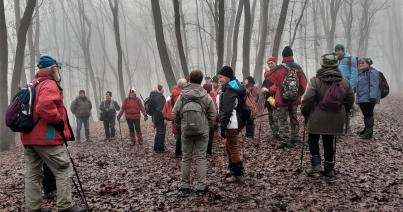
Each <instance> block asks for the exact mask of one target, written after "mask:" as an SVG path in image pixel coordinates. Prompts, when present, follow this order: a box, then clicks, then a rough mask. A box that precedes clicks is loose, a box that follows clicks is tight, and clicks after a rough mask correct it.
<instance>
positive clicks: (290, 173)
mask: <svg viewBox="0 0 403 212" xmlns="http://www.w3.org/2000/svg"><path fill="white" fill-rule="evenodd" d="M402 102H403V100H402V99H400V98H393V97H388V98H387V99H386V100H385V101H383V102H382V104H380V105H377V106H376V115H375V120H376V121H375V133H374V138H373V139H372V140H362V139H359V138H358V137H357V136H356V135H355V134H354V132H356V131H358V130H359V129H361V128H362V125H363V123H362V122H363V121H362V116H361V114H360V113H359V112H358V113H356V115H355V116H354V117H353V118H352V120H351V126H352V127H351V128H352V129H351V131H352V133H350V134H349V135H348V136H343V137H340V138H338V140H337V163H336V173H337V175H336V177H335V178H333V179H329V178H326V177H317V178H311V177H308V176H306V175H305V174H304V173H300V174H298V172H297V170H298V167H299V159H300V148H301V146H300V145H298V146H296V147H295V148H292V149H285V150H281V149H275V148H273V147H272V146H271V145H270V144H271V142H272V139H271V134H270V130H269V128H268V126H267V121H266V120H267V116H265V117H262V118H260V119H258V120H257V124H256V133H257V137H258V138H257V139H256V140H255V141H253V142H249V143H244V148H243V150H242V152H243V158H244V163H245V168H246V176H245V182H244V184H242V185H239V184H226V183H225V182H224V176H225V173H226V171H227V159H226V154H225V151H224V147H223V145H222V144H221V143H220V142H215V143H214V150H213V151H214V154H213V156H212V157H211V158H209V159H208V167H209V168H208V183H209V191H208V192H207V193H206V194H205V195H198V194H195V193H192V194H190V195H189V196H187V197H185V196H183V195H181V194H180V192H178V187H179V180H180V160H178V159H175V158H174V143H175V142H174V138H173V137H172V135H171V133H170V131H169V130H170V129H169V128H168V130H167V135H168V136H167V141H166V147H167V151H166V152H165V153H162V154H157V153H154V152H153V148H152V145H153V135H154V134H153V131H152V128H151V125H150V124H146V125H144V126H143V131H144V137H145V143H144V144H143V146H141V147H134V148H133V147H131V146H130V144H129V141H128V138H127V136H125V135H126V134H127V133H124V141H123V142H121V140H120V139H118V140H115V141H113V142H103V141H101V140H102V139H103V131H102V129H101V124H95V125H93V126H92V135H93V140H94V142H92V143H89V144H87V143H76V142H71V145H70V147H69V148H70V151H71V153H72V156H73V158H74V160H75V161H76V164H77V166H78V170H79V174H80V177H81V179H82V182H83V186H84V189H85V191H86V195H87V198H88V200H89V203H90V205H91V206H92V207H93V209H94V211H403V139H402V137H403V131H402V130H403V104H402ZM301 123H302V119H301ZM260 126H261V130H259V129H260ZM116 127H117V129H118V125H116ZM302 129H303V127H301V134H302ZM122 131H123V132H127V127H126V124H122ZM259 131H260V139H259ZM118 132H119V131H118ZM305 148H306V150H305V155H304V164H303V165H304V169H307V168H308V167H309V152H308V150H307V145H305ZM0 167H1V168H0V200H1V201H0V211H22V210H23V204H24V157H23V148H22V146H21V145H18V146H17V148H16V149H14V150H12V151H8V152H4V153H1V154H0ZM74 195H75V197H74V199H75V201H76V203H80V200H79V198H78V196H77V193H76V192H75V193H74ZM44 204H45V205H46V206H50V207H53V208H54V210H56V209H55V202H54V201H49V200H47V201H45V202H44Z"/></svg>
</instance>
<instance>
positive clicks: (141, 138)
mask: <svg viewBox="0 0 403 212" xmlns="http://www.w3.org/2000/svg"><path fill="white" fill-rule="evenodd" d="M136 135H137V141H138V142H139V144H140V145H141V144H143V134H142V133H141V132H138V133H136Z"/></svg>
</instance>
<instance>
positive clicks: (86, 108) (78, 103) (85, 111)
mask: <svg viewBox="0 0 403 212" xmlns="http://www.w3.org/2000/svg"><path fill="white" fill-rule="evenodd" d="M70 110H71V112H72V113H73V114H74V116H76V119H77V130H76V141H80V134H81V127H82V126H83V124H84V129H85V141H87V142H90V124H89V118H90V116H91V110H92V103H91V100H90V99H89V98H88V97H87V96H85V91H84V90H80V91H79V96H78V97H77V98H76V99H75V100H74V101H73V102H72V103H71V106H70Z"/></svg>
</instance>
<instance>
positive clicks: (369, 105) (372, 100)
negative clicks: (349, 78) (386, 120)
mask: <svg viewBox="0 0 403 212" xmlns="http://www.w3.org/2000/svg"><path fill="white" fill-rule="evenodd" d="M372 64H373V62H372V60H371V59H370V58H361V59H360V60H359V61H358V67H359V69H360V73H359V75H358V84H357V89H356V95H357V97H356V98H357V104H358V105H359V106H360V109H361V112H362V115H364V125H365V127H364V129H363V130H362V131H360V132H358V134H359V136H360V137H361V138H363V139H371V138H372V136H373V133H374V108H375V105H376V104H378V103H379V102H380V100H381V98H382V97H385V95H382V93H383V92H382V91H383V90H384V89H381V88H383V87H382V86H381V85H382V84H384V83H382V82H386V79H385V77H384V76H383V74H382V73H381V72H379V71H378V70H376V69H375V68H374V67H372ZM386 85H387V83H386ZM387 90H388V91H389V86H387ZM386 95H387V94H386Z"/></svg>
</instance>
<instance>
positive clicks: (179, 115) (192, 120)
mask: <svg viewBox="0 0 403 212" xmlns="http://www.w3.org/2000/svg"><path fill="white" fill-rule="evenodd" d="M202 81H203V72H201V71H200V70H193V71H192V72H191V73H190V75H189V82H190V84H189V85H188V86H186V87H185V88H184V89H183V91H182V94H181V96H180V97H179V99H178V100H177V101H176V103H175V106H174V109H173V112H172V115H173V117H174V119H175V122H176V124H177V126H180V128H181V133H182V135H181V136H182V154H183V156H182V165H181V171H182V180H181V187H180V190H181V191H182V192H185V193H189V192H190V188H191V187H190V185H191V184H190V170H191V169H190V163H191V161H192V158H194V159H195V160H196V170H197V185H196V191H197V192H206V191H207V182H206V174H207V158H206V157H207V155H206V151H207V146H208V139H209V129H210V128H212V127H213V122H214V120H215V117H216V115H217V113H216V109H215V107H214V103H213V101H212V100H211V98H210V96H209V95H208V94H207V92H206V91H205V90H204V89H203V88H202V87H201V83H202Z"/></svg>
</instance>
